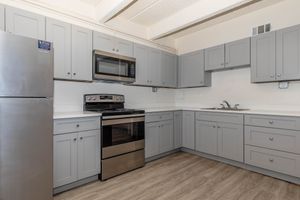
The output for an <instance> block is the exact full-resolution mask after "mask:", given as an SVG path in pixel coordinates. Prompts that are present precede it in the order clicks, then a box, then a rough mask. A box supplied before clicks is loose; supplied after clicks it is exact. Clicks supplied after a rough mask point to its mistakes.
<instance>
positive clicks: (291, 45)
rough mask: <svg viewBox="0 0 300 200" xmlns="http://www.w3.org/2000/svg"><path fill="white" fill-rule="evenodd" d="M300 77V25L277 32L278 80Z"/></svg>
mask: <svg viewBox="0 0 300 200" xmlns="http://www.w3.org/2000/svg"><path fill="white" fill-rule="evenodd" d="M297 79H300V26H299V25H298V26H293V27H289V28H286V29H282V30H279V31H277V32H276V80H278V81H281V80H297Z"/></svg>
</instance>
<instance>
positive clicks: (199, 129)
mask: <svg viewBox="0 0 300 200" xmlns="http://www.w3.org/2000/svg"><path fill="white" fill-rule="evenodd" d="M195 149H196V150H197V151H200V152H203V153H207V154H211V155H217V154H218V128H217V123H216V122H207V121H198V120H197V121H196V148H195Z"/></svg>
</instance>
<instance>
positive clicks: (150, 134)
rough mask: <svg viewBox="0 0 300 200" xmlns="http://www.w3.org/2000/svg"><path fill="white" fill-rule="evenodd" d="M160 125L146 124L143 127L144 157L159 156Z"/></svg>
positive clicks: (156, 123)
mask: <svg viewBox="0 0 300 200" xmlns="http://www.w3.org/2000/svg"><path fill="white" fill-rule="evenodd" d="M159 126H160V123H158V122H153V123H146V125H145V157H146V158H150V157H152V156H155V155H158V154H159V129H160V127H159Z"/></svg>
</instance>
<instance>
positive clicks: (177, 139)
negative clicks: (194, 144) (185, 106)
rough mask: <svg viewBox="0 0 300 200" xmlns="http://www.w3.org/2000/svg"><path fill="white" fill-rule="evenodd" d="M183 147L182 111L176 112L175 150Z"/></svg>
mask: <svg viewBox="0 0 300 200" xmlns="http://www.w3.org/2000/svg"><path fill="white" fill-rule="evenodd" d="M181 147H182V111H175V112H174V148H175V149H178V148H181Z"/></svg>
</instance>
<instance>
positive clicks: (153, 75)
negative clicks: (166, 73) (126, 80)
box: [147, 48, 161, 86]
mask: <svg viewBox="0 0 300 200" xmlns="http://www.w3.org/2000/svg"><path fill="white" fill-rule="evenodd" d="M147 75H148V80H147V82H148V84H150V85H152V86H160V85H161V51H160V50H159V49H154V48H150V49H149V52H148V69H147Z"/></svg>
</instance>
